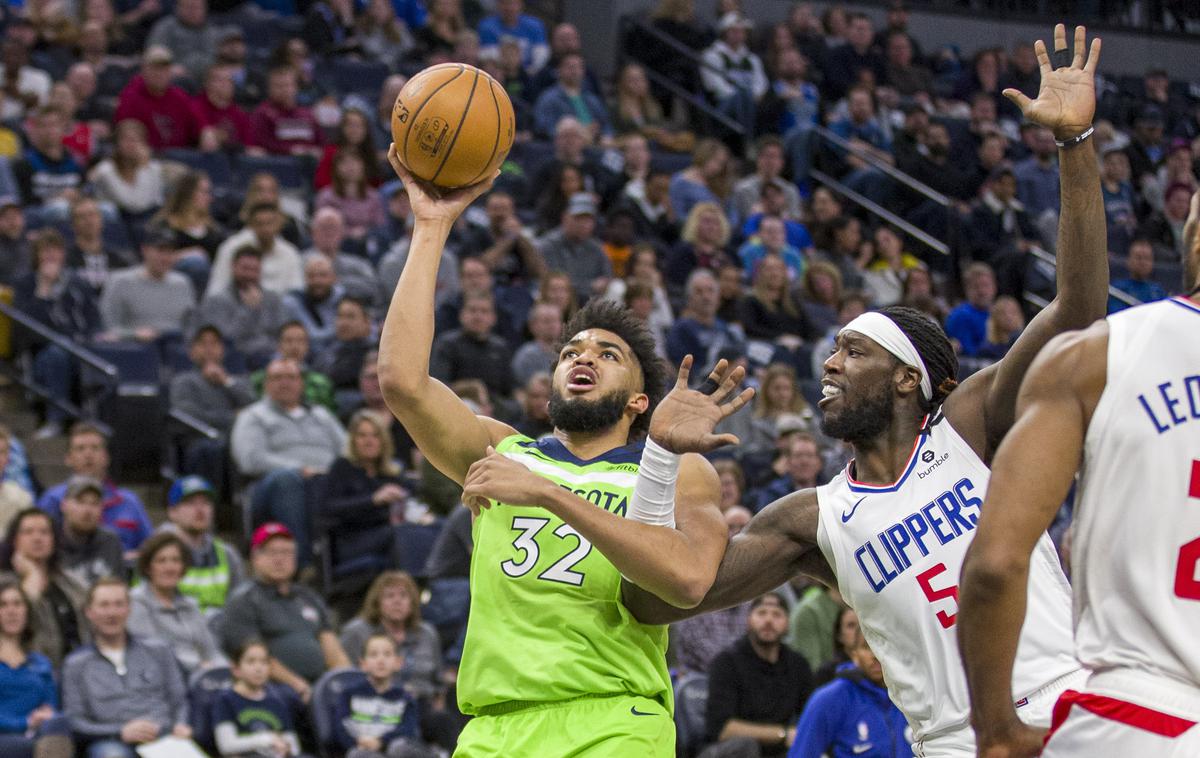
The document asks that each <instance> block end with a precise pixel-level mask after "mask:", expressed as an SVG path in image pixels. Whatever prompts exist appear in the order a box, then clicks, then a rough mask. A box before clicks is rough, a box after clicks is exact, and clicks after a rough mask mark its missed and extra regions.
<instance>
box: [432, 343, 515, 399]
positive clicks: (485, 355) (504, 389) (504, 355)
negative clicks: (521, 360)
mask: <svg viewBox="0 0 1200 758" xmlns="http://www.w3.org/2000/svg"><path fill="white" fill-rule="evenodd" d="M511 358H512V349H511V348H510V347H509V346H508V343H506V342H505V341H504V340H502V339H500V338H499V337H497V336H495V335H488V336H487V337H486V338H484V339H479V338H477V337H473V336H471V335H469V334H467V333H466V332H464V331H462V330H457V329H456V330H455V331H452V332H447V333H446V334H443V335H442V336H440V337H438V338H437V339H436V340H434V343H433V354H432V355H431V356H430V358H429V374H430V376H432V377H434V378H435V379H439V380H441V381H443V382H445V383H446V384H450V383H451V382H456V381H458V380H459V379H479V380H480V381H482V382H483V383H484V384H486V385H487V388H488V391H489V392H492V393H494V394H496V395H499V396H501V397H508V396H509V395H511V394H512V390H513V377H512V367H511V366H510V365H509V361H510V360H511Z"/></svg>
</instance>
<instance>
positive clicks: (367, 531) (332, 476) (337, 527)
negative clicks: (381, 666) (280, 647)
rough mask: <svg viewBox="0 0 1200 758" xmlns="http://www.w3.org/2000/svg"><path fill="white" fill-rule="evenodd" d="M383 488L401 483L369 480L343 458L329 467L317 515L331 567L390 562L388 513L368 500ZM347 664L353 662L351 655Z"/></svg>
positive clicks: (363, 471) (382, 478)
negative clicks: (372, 558)
mask: <svg viewBox="0 0 1200 758" xmlns="http://www.w3.org/2000/svg"><path fill="white" fill-rule="evenodd" d="M385 484H397V485H400V486H403V484H404V482H403V480H401V479H400V477H398V476H389V475H387V474H377V475H375V476H371V475H370V474H368V473H367V472H366V469H363V468H362V467H360V466H356V465H354V464H353V463H351V462H350V461H349V460H347V459H346V458H341V457H339V458H338V459H337V460H335V461H334V462H333V465H332V466H330V467H329V475H328V476H327V477H326V478H325V491H324V492H323V493H322V495H321V505H320V514H321V521H322V524H323V526H324V528H326V529H327V530H328V532H329V536H330V538H331V539H332V540H333V562H334V565H335V566H336V565H338V564H341V563H345V562H347V561H349V560H352V559H354V558H359V557H363V556H364V555H369V554H371V553H382V554H381V555H377V556H376V557H379V558H382V559H383V560H385V561H390V560H391V558H392V556H391V545H392V527H391V509H390V508H389V507H388V505H387V504H386V503H385V504H383V505H379V504H377V503H375V502H373V501H372V499H371V498H372V497H373V496H374V494H375V491H376V490H378V489H379V488H380V487H382V486H383V485H385ZM347 652H349V651H347ZM351 660H357V658H355V657H353V653H351Z"/></svg>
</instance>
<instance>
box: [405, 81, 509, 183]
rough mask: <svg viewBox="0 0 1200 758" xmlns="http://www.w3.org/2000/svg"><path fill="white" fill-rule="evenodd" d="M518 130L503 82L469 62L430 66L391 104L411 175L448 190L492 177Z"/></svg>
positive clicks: (409, 82)
mask: <svg viewBox="0 0 1200 758" xmlns="http://www.w3.org/2000/svg"><path fill="white" fill-rule="evenodd" d="M515 131H516V126H515V119H514V117H513V107H512V101H511V100H509V99H508V93H507V92H505V91H504V87H502V86H500V83H499V82H497V81H496V80H495V79H493V78H492V77H491V76H489V75H488V73H487V72H486V71H480V70H479V69H477V68H475V67H474V66H470V65H467V64H465V63H442V64H440V65H437V66H430V67H429V68H427V69H425V70H424V71H422V72H421V73H419V74H417V75H416V76H414V77H413V78H412V79H409V80H408V84H406V85H404V89H402V90H400V94H399V95H398V96H397V97H396V105H395V107H394V108H392V141H394V142H395V143H396V153H397V154H398V155H399V156H400V162H401V163H403V164H404V165H405V167H406V168H408V170H409V171H411V172H412V174H413V176H415V177H416V178H418V179H422V180H424V181H426V182H429V183H430V184H433V185H436V186H438V187H442V188H445V189H453V188H455V187H465V186H467V185H469V184H474V183H476V182H478V181H481V180H483V179H485V178H487V177H488V176H490V175H491V174H492V173H493V172H494V171H495V170H496V169H497V168H498V167H499V166H500V164H501V163H502V162H504V157H505V156H506V155H508V151H509V149H510V148H511V147H512V143H513V134H514V132H515Z"/></svg>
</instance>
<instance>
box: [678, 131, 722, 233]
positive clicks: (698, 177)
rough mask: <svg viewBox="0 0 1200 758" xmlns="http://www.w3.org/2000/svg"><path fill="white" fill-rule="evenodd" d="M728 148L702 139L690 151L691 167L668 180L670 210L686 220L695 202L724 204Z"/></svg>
mask: <svg viewBox="0 0 1200 758" xmlns="http://www.w3.org/2000/svg"><path fill="white" fill-rule="evenodd" d="M732 168H733V161H732V159H731V158H730V155H729V148H727V147H725V145H723V144H721V143H720V142H718V141H717V140H715V139H702V140H700V141H699V142H697V143H696V147H695V148H694V149H693V150H692V165H690V166H688V167H687V168H685V169H684V170H683V171H680V172H679V173H678V174H675V176H673V177H671V189H670V190H669V192H670V197H671V207H672V208H674V209H675V217H676V218H686V217H687V215H688V213H690V212H691V210H692V207H693V206H695V205H696V204H697V203H703V202H709V203H714V204H716V206H717V207H718V208H720V207H722V206H723V205H724V204H725V201H726V200H727V199H728V197H729V192H730V189H731V187H732V184H733V177H732Z"/></svg>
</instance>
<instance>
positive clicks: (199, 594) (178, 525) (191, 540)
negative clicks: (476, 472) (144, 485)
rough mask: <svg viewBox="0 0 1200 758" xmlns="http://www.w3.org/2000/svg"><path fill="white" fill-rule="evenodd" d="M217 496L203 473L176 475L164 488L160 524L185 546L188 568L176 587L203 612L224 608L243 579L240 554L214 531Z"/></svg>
mask: <svg viewBox="0 0 1200 758" xmlns="http://www.w3.org/2000/svg"><path fill="white" fill-rule="evenodd" d="M216 499H217V491H216V489H215V488H214V487H213V486H212V484H210V483H209V482H208V480H206V479H204V478H203V477H199V476H195V475H189V476H185V477H182V478H180V479H176V480H175V481H174V482H173V483H172V484H171V489H170V490H168V491H167V523H165V524H163V525H162V526H161V527H160V531H163V532H167V533H170V534H174V535H175V536H176V537H178V538H179V539H180V540H181V541H182V542H183V544H184V545H186V546H187V549H188V560H187V571H186V573H185V574H184V575H183V579H182V580H180V582H179V591H180V592H182V593H183V594H184V595H187V596H188V597H190V598H192V599H193V600H195V601H196V603H197V604H198V605H199V606H200V610H201V612H203V613H204V614H205V615H211V614H213V613H215V612H217V611H220V610H221V609H223V608H224V607H225V603H226V601H227V600H228V598H229V595H230V593H231V592H233V590H234V589H235V588H237V587H238V585H240V584H241V583H242V582H243V581H244V580H245V579H246V567H245V565H244V564H243V563H242V556H241V555H240V554H239V553H238V551H237V550H236V549H235V548H234V547H233V545H230V544H229V543H227V542H225V541H224V540H222V539H220V538H219V537H217V536H216V535H215V534H214V533H213V510H214V505H215V503H216Z"/></svg>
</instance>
